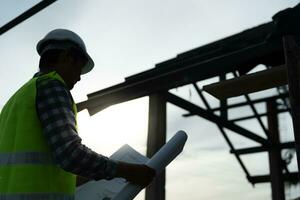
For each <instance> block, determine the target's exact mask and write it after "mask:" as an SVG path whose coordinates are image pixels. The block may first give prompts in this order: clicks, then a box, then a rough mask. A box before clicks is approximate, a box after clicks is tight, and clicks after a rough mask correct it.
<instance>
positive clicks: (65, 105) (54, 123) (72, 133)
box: [36, 79, 117, 180]
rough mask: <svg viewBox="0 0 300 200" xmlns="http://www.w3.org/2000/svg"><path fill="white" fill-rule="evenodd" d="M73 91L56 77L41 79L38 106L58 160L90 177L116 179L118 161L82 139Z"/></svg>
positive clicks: (67, 167) (38, 87) (38, 85)
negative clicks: (86, 143) (90, 147)
mask: <svg viewBox="0 0 300 200" xmlns="http://www.w3.org/2000/svg"><path fill="white" fill-rule="evenodd" d="M72 105H73V99H72V96H71V93H70V91H69V90H68V89H67V88H66V87H65V86H64V85H63V84H62V83H61V82H60V81H57V80H53V79H42V80H39V79H38V81H37V96H36V107H37V113H38V116H39V119H40V122H41V125H42V129H43V134H44V136H45V138H46V141H47V143H48V145H49V147H50V150H51V152H52V157H53V160H54V162H55V163H56V164H57V165H59V166H60V167H61V168H62V169H64V170H65V171H68V172H71V173H74V174H77V175H80V176H84V177H86V178H89V179H95V180H99V179H112V178H114V177H115V175H116V173H117V172H116V171H117V162H116V161H113V160H110V159H108V158H107V157H105V156H102V155H100V154H97V153H96V152H94V151H92V150H91V149H89V148H88V147H86V146H85V145H83V144H82V143H81V138H80V137H79V136H78V134H77V130H76V119H75V114H74V112H73V110H72Z"/></svg>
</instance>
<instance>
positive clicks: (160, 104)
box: [146, 93, 166, 200]
mask: <svg viewBox="0 0 300 200" xmlns="http://www.w3.org/2000/svg"><path fill="white" fill-rule="evenodd" d="M165 143H166V99H165V95H164V94H163V93H158V94H152V95H150V96H149V122H148V141H147V156H148V157H149V158H151V157H152V156H153V155H154V154H155V153H156V152H157V151H158V150H159V149H160V147H162V146H163V145H164V144H165ZM165 179H166V178H165V171H163V172H162V173H161V174H160V175H158V176H157V178H155V179H154V181H153V182H152V184H151V185H149V186H148V187H147V188H146V200H164V199H165V181H166V180H165Z"/></svg>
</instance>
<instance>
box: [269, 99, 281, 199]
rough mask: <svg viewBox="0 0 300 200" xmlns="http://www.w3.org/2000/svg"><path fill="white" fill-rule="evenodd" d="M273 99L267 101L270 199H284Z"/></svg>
mask: <svg viewBox="0 0 300 200" xmlns="http://www.w3.org/2000/svg"><path fill="white" fill-rule="evenodd" d="M276 109H277V105H276V102H275V101H268V102H267V111H268V128H269V133H270V134H269V139H270V142H271V146H270V148H269V164H270V181H271V189H272V200H285V194H284V182H283V181H284V180H283V175H282V163H281V151H280V148H279V145H280V139H279V130H278V118H277V112H276Z"/></svg>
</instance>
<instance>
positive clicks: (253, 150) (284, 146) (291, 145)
mask: <svg viewBox="0 0 300 200" xmlns="http://www.w3.org/2000/svg"><path fill="white" fill-rule="evenodd" d="M280 148H281V149H293V148H295V142H285V143H282V144H280ZM265 151H268V148H267V146H259V147H250V148H244V149H236V150H234V151H230V153H234V154H238V155H243V154H250V153H261V152H265Z"/></svg>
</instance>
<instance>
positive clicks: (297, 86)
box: [283, 35, 300, 178]
mask: <svg viewBox="0 0 300 200" xmlns="http://www.w3.org/2000/svg"><path fill="white" fill-rule="evenodd" d="M283 46H284V53H285V62H286V68H287V75H288V84H289V94H290V103H291V113H292V119H293V127H294V136H295V144H296V152H297V161H298V172H299V173H300V123H299V120H300V70H299V67H300V65H299V62H300V48H299V46H298V45H297V43H296V41H295V39H294V37H293V36H291V35H288V36H284V38H283ZM299 178H300V174H299Z"/></svg>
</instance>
